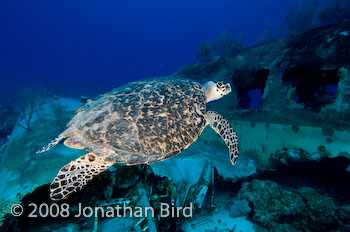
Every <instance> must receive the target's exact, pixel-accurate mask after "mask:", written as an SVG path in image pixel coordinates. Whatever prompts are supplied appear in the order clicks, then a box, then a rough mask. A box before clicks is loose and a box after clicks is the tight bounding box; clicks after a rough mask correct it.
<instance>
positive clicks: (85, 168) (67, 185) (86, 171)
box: [50, 152, 114, 200]
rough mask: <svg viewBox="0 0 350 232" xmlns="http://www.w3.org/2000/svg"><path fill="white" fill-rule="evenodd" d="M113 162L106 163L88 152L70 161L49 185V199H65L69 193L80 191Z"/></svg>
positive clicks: (101, 158)
mask: <svg viewBox="0 0 350 232" xmlns="http://www.w3.org/2000/svg"><path fill="white" fill-rule="evenodd" d="M113 164H114V162H112V161H106V160H105V159H104V158H103V157H101V156H98V155H95V154H94V153H92V152H90V153H88V154H86V155H83V156H80V157H79V158H78V159H76V160H72V161H71V162H70V163H69V164H67V165H66V166H64V167H63V168H61V170H60V171H59V172H58V174H57V176H56V177H55V179H54V180H53V181H52V183H51V185H50V192H51V193H50V198H51V199H52V200H61V199H65V198H67V197H68V196H69V195H70V194H71V193H73V192H76V191H78V190H80V189H81V188H82V187H83V186H84V185H86V184H87V182H88V181H90V180H92V178H93V177H94V176H97V175H98V174H100V173H101V172H103V171H105V170H106V169H107V168H109V167H110V166H112V165H113Z"/></svg>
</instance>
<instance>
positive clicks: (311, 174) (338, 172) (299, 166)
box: [215, 156, 350, 205]
mask: <svg viewBox="0 0 350 232" xmlns="http://www.w3.org/2000/svg"><path fill="white" fill-rule="evenodd" d="M349 165H350V160H349V159H348V158H345V157H342V156H340V157H336V158H322V159H320V160H319V161H307V162H306V161H305V162H296V163H294V164H292V165H288V166H287V165H285V164H280V165H279V166H278V167H276V168H274V169H273V170H269V171H259V172H258V173H257V174H254V175H252V176H249V177H246V178H242V179H239V180H238V181H237V182H235V183H232V182H231V181H227V180H224V179H223V178H222V177H221V176H219V175H215V188H216V191H230V193H231V195H232V196H234V195H236V194H237V193H238V192H239V190H240V189H241V186H242V183H244V182H247V181H252V180H254V179H260V180H271V181H273V182H276V183H278V184H281V185H282V186H284V187H285V188H300V187H303V186H307V187H311V188H314V189H316V190H317V191H319V192H320V193H326V194H328V195H329V196H331V197H333V198H334V199H336V201H338V202H339V203H340V204H342V205H344V204H349V203H350V173H349V171H347V170H346V169H347V167H348V166H349Z"/></svg>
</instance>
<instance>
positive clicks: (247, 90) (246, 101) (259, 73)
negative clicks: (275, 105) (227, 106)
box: [232, 69, 270, 110]
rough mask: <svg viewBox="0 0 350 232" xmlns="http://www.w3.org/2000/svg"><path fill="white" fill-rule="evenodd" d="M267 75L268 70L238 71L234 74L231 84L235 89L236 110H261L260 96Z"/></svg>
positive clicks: (262, 92)
mask: <svg viewBox="0 0 350 232" xmlns="http://www.w3.org/2000/svg"><path fill="white" fill-rule="evenodd" d="M269 73H270V70H269V69H259V70H246V69H240V70H238V71H236V72H235V74H234V75H233V77H232V82H233V84H234V86H236V88H237V95H238V108H240V109H255V110H258V109H261V107H262V96H263V94H264V89H265V85H266V80H267V77H268V76H269Z"/></svg>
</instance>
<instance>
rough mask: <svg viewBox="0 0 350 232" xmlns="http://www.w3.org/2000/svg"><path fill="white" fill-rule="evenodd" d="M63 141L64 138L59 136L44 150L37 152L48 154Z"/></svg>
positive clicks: (44, 147)
mask: <svg viewBox="0 0 350 232" xmlns="http://www.w3.org/2000/svg"><path fill="white" fill-rule="evenodd" d="M63 139H64V137H63V136H62V135H59V136H58V137H57V138H55V139H54V140H52V141H51V142H50V143H49V144H47V145H45V146H43V148H42V149H41V150H40V151H37V152H36V154H39V153H43V152H47V151H48V150H50V149H51V148H53V147H54V146H56V145H57V144H58V143H59V142H61V141H62V140H63Z"/></svg>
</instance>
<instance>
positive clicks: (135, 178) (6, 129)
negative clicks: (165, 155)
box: [0, 23, 350, 232]
mask: <svg viewBox="0 0 350 232" xmlns="http://www.w3.org/2000/svg"><path fill="white" fill-rule="evenodd" d="M349 70H350V24H349V23H343V24H335V25H328V26H325V27H321V28H316V29H314V30H311V31H308V32H305V33H302V34H299V35H296V36H290V37H288V38H284V39H280V40H276V41H273V42H270V43H266V44H262V45H259V46H255V47H252V48H247V49H244V50H242V51H239V52H238V53H234V54H227V55H224V56H221V57H216V58H214V59H213V60H210V61H206V62H201V63H197V64H192V65H188V66H185V67H183V68H181V69H180V70H179V71H178V72H176V73H175V74H174V75H173V76H178V77H185V78H190V79H194V80H197V81H199V82H204V81H206V80H213V81H219V80H220V81H224V82H229V83H231V84H232V86H233V92H232V93H231V94H230V95H228V96H226V97H225V98H223V99H221V100H219V101H218V102H216V103H213V104H210V105H209V109H211V110H215V111H217V112H219V113H220V114H222V115H224V116H225V117H226V118H227V119H228V120H229V121H230V123H231V125H232V126H233V127H234V128H235V130H236V131H237V133H238V136H239V147H240V156H239V159H238V162H237V164H236V165H235V166H232V165H231V164H230V162H229V155H228V151H227V148H226V146H225V144H224V142H223V141H222V140H221V139H220V138H219V136H218V135H217V134H216V133H215V132H214V131H212V130H211V129H210V128H207V129H205V130H204V132H203V134H202V136H201V137H200V138H199V139H198V141H196V142H195V143H194V144H193V145H192V146H190V147H189V148H188V149H187V150H185V151H184V152H182V153H181V154H180V155H177V156H176V157H174V158H172V159H169V160H165V161H162V162H159V163H155V164H152V165H149V166H147V165H139V166H130V167H129V166H123V165H114V166H113V167H112V168H110V169H108V171H106V172H104V173H102V174H101V175H99V176H98V177H96V178H95V179H94V180H92V181H91V182H90V183H89V184H88V185H87V186H86V187H85V188H84V189H83V190H82V191H80V192H78V193H76V194H73V195H72V196H71V197H69V198H68V199H67V200H64V201H60V202H52V201H51V200H50V199H49V183H50V182H51V181H52V179H53V178H54V177H55V176H56V174H57V172H58V170H59V169H60V168H61V167H62V166H64V165H65V164H66V163H68V162H69V161H70V160H72V159H75V158H77V157H79V156H81V155H83V154H84V153H85V152H84V151H79V150H74V149H71V148H67V147H65V146H64V145H62V144H59V145H57V146H56V147H55V148H54V149H52V150H50V151H48V152H47V153H43V154H36V153H35V152H36V151H37V150H39V149H40V147H41V146H42V145H44V144H47V143H48V142H49V141H50V140H51V139H52V138H55V137H56V136H57V135H58V134H59V133H60V132H61V131H62V130H63V129H64V126H65V123H66V122H67V121H68V120H69V119H70V118H71V117H72V116H73V115H74V111H75V110H76V109H77V108H78V107H79V106H81V105H82V104H83V103H82V102H81V101H85V100H86V99H85V98H82V99H81V101H79V100H76V99H65V98H59V97H54V98H46V99H45V100H42V101H41V104H40V105H38V106H37V107H36V108H35V110H33V109H31V108H28V109H24V114H23V115H22V116H18V115H16V114H15V113H14V112H13V111H12V109H11V107H5V106H1V107H0V117H1V122H0V137H1V138H0V145H1V148H0V161H1V163H0V173H1V174H0V178H1V181H0V192H1V195H0V205H1V212H0V218H1V219H0V220H1V221H0V223H1V224H2V225H1V227H0V229H1V230H3V231H35V232H38V231H350V145H349V138H350V131H349V129H350V124H349V116H350V113H349V112H350V74H349ZM250 91H257V92H259V91H260V94H261V96H260V98H261V99H260V100H259V101H260V102H258V103H259V104H258V107H253V108H252V107H251V106H252V104H251V103H252V102H253V101H255V100H256V99H254V98H253V97H252V95H250V94H249V93H250ZM31 113H33V114H32V117H31V119H30V128H29V127H28V125H27V123H28V122H26V120H25V118H26V115H27V116H28V115H29V114H30V115H31ZM15 117H19V121H18V123H16V120H15V119H14V118H15ZM27 119H28V118H27ZM15 123H16V124H15ZM25 125H27V126H25ZM12 128H13V129H12ZM32 203H33V204H36V205H37V206H38V209H37V210H36V211H35V213H34V214H32V211H33V210H34V206H33V205H30V204H32ZM13 204H21V205H22V206H23V207H24V212H23V214H22V215H21V216H17V217H15V216H13V215H11V207H12V206H13ZM45 204H47V206H48V208H47V209H46V208H45V206H46V205H45ZM64 204H69V206H70V208H69V210H70V211H69V212H70V214H69V215H63V216H62V215H60V216H58V217H52V215H51V216H50V215H47V214H46V213H47V212H48V211H49V210H50V209H53V211H54V212H57V208H55V207H58V208H59V209H62V207H64ZM79 204H82V205H83V206H85V207H88V206H90V207H102V208H101V209H108V207H115V206H117V205H120V206H122V207H124V208H125V207H133V208H135V207H143V208H144V207H152V208H153V209H154V215H153V216H152V215H147V216H146V215H132V217H130V216H129V215H128V214H126V215H121V216H119V217H118V216H116V215H114V217H107V216H106V214H105V215H103V214H102V213H101V211H100V212H99V213H98V214H96V215H95V214H93V215H86V217H75V215H77V214H78V212H79V206H80V205H79ZM162 204H168V205H169V206H170V207H174V208H175V207H188V206H191V205H192V206H193V208H192V209H193V211H192V215H191V216H190V217H186V216H188V215H184V213H185V214H186V212H185V211H181V212H180V213H179V215H178V216H177V215H174V216H175V217H171V215H169V216H167V217H165V216H164V215H162V211H161V207H162ZM41 205H43V206H42V207H41V208H40V206H41ZM55 209H56V210H55ZM40 212H42V213H44V214H43V215H40ZM29 215H32V216H33V217H29ZM35 216H37V217H35ZM66 216H67V217H66Z"/></svg>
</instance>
